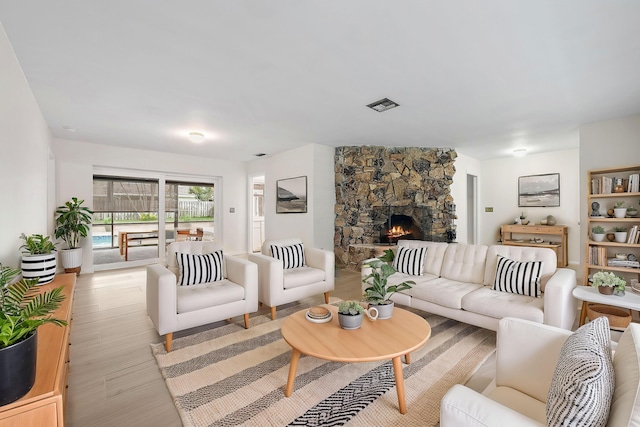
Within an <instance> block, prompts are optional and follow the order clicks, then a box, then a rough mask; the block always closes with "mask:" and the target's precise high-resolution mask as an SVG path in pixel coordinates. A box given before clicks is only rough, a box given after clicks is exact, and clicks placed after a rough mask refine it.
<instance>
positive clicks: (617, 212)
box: [613, 208, 627, 218]
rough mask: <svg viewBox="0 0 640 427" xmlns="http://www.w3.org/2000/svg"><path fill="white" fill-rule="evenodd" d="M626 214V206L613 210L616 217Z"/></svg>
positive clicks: (622, 216)
mask: <svg viewBox="0 0 640 427" xmlns="http://www.w3.org/2000/svg"><path fill="white" fill-rule="evenodd" d="M626 215H627V208H615V209H614V210H613V216H615V217H616V218H624V217H625V216H626Z"/></svg>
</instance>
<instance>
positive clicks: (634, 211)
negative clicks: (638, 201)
mask: <svg viewBox="0 0 640 427" xmlns="http://www.w3.org/2000/svg"><path fill="white" fill-rule="evenodd" d="M627 215H629V216H637V215H638V209H637V208H636V207H635V206H628V207H627Z"/></svg>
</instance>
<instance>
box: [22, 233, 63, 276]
mask: <svg viewBox="0 0 640 427" xmlns="http://www.w3.org/2000/svg"><path fill="white" fill-rule="evenodd" d="M20 238H21V239H22V240H23V241H24V243H23V244H22V246H20V249H21V250H22V262H21V265H20V268H22V277H24V278H25V279H38V284H39V285H44V284H46V283H50V282H51V281H52V280H53V278H54V277H55V275H56V247H55V245H54V244H53V242H52V241H51V240H50V237H49V236H43V235H42V234H31V235H29V236H27V235H26V234H24V233H22V234H21V235H20Z"/></svg>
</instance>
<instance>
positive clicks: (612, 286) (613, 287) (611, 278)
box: [591, 271, 626, 295]
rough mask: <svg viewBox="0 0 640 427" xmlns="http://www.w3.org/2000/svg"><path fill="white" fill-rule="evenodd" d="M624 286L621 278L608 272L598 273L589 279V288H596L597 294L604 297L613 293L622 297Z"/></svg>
mask: <svg viewBox="0 0 640 427" xmlns="http://www.w3.org/2000/svg"><path fill="white" fill-rule="evenodd" d="M625 284H626V282H625V281H624V279H623V278H621V277H618V276H616V275H615V274H613V273H611V272H610V271H598V272H597V273H595V274H594V275H593V277H592V279H591V286H593V287H595V288H598V292H600V293H601V294H605V295H611V294H613V293H614V292H615V293H617V294H621V295H624V288H625Z"/></svg>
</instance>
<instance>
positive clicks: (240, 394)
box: [151, 305, 495, 427]
mask: <svg viewBox="0 0 640 427" xmlns="http://www.w3.org/2000/svg"><path fill="white" fill-rule="evenodd" d="M303 308H305V306H302V305H296V306H293V307H290V308H286V309H283V310H278V319H277V320H275V321H271V318H270V317H269V316H267V315H260V316H256V317H253V318H251V327H250V328H249V329H247V330H245V329H244V328H242V326H241V325H240V324H229V325H225V326H222V327H219V328H215V329H211V330H209V331H206V332H201V333H198V334H194V335H191V336H187V337H184V338H178V339H175V340H174V341H173V350H172V351H171V352H170V353H168V354H167V353H166V352H165V350H164V347H163V345H162V344H152V345H151V347H152V352H153V354H154V356H155V358H156V361H157V362H158V366H159V367H160V370H161V372H162V375H163V377H164V378H165V380H166V384H167V387H168V389H169V392H170V393H171V395H172V396H173V400H174V402H175V405H176V408H177V409H178V412H179V413H180V417H181V418H182V423H183V424H184V425H185V426H196V427H200V426H236V425H245V426H261V427H262V426H303V425H304V426H339V425H344V426H400V425H402V426H433V425H437V424H438V422H439V419H440V414H439V411H440V400H441V398H442V396H443V395H444V394H445V393H446V392H447V390H449V388H451V386H453V385H454V384H457V383H465V382H466V381H467V380H468V379H469V378H470V376H471V375H472V374H473V372H474V371H475V370H476V369H477V368H478V367H479V366H480V365H481V364H482V363H483V362H484V360H485V359H486V358H487V357H488V356H489V355H490V354H491V353H492V352H493V351H494V350H495V332H492V331H488V330H485V329H481V328H478V327H475V326H470V325H467V324H464V323H460V322H457V321H455V320H451V319H446V318H443V317H440V316H435V315H430V314H427V313H423V312H419V311H415V312H416V313H418V314H420V315H421V316H423V317H424V318H425V319H427V321H428V322H429V324H430V325H431V328H432V332H431V338H430V339H429V340H428V341H427V343H426V344H425V345H424V346H423V347H422V348H421V349H419V350H417V351H415V352H413V353H411V364H409V365H406V364H405V365H403V372H404V378H405V395H406V402H407V414H405V415H401V414H400V412H399V411H398V397H397V393H396V388H395V381H394V377H393V366H392V364H391V362H390V361H387V362H371V363H350V364H349V363H337V362H328V361H325V360H320V359H316V358H313V357H304V356H303V357H301V358H300V362H299V365H298V370H297V376H296V380H295V388H294V391H293V394H292V395H291V397H289V398H286V397H285V396H284V388H285V385H286V382H287V374H288V370H289V358H290V356H291V347H289V346H288V345H287V343H286V342H285V341H284V340H283V339H282V335H281V334H280V325H281V323H282V319H284V318H285V317H286V316H287V315H289V314H291V313H294V312H296V311H298V310H301V309H303Z"/></svg>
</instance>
